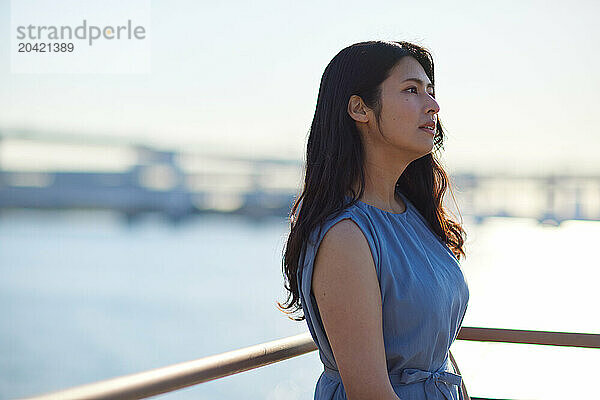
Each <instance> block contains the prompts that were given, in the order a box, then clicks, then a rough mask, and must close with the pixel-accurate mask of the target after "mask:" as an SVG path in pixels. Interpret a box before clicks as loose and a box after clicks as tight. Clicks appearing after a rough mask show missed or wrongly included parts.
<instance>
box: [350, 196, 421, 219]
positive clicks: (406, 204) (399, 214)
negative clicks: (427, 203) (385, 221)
mask: <svg viewBox="0 0 600 400" xmlns="http://www.w3.org/2000/svg"><path fill="white" fill-rule="evenodd" d="M396 193H398V195H399V196H400V197H401V198H402V200H403V201H404V212H401V213H394V212H391V211H385V210H382V209H381V208H379V207H375V206H374V205H372V204H369V203H365V202H364V201H362V200H357V201H356V202H357V203H361V204H364V205H365V206H367V207H369V208H372V209H374V210H377V211H378V212H380V213H383V214H388V215H393V216H395V217H400V218H406V215H407V214H408V209H409V208H410V207H411V205H410V202H409V201H408V199H407V198H406V196H404V195H403V194H402V193H400V192H396ZM345 197H346V198H347V199H350V200H351V199H352V198H351V197H350V196H348V195H346V196H345Z"/></svg>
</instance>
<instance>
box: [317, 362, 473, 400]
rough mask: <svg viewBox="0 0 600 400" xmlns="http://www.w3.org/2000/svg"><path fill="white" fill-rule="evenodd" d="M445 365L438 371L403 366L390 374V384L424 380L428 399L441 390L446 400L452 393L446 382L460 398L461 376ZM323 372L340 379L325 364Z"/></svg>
mask: <svg viewBox="0 0 600 400" xmlns="http://www.w3.org/2000/svg"><path fill="white" fill-rule="evenodd" d="M444 368H445V366H443V367H442V369H440V370H438V371H434V372H431V371H423V370H421V369H416V368H405V369H403V370H402V372H401V373H392V374H390V382H391V383H392V384H400V385H408V384H411V383H416V382H425V383H424V386H425V394H426V395H427V398H428V399H435V398H437V396H436V392H438V393H439V392H441V393H442V394H443V395H444V397H445V398H446V400H452V399H453V397H452V393H451V392H450V389H449V388H448V386H447V385H446V384H449V385H456V386H458V393H459V398H461V399H462V393H461V390H460V385H461V382H462V378H461V376H460V375H457V374H453V373H452V372H448V371H446V370H445V369H444ZM324 372H325V374H326V375H329V376H334V377H336V378H338V379H340V380H341V377H340V373H339V371H337V370H335V369H331V368H329V367H327V366H325V371H324Z"/></svg>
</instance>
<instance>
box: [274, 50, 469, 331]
mask: <svg viewBox="0 0 600 400" xmlns="http://www.w3.org/2000/svg"><path fill="white" fill-rule="evenodd" d="M406 56H410V57H413V58H414V59H416V60H417V61H418V62H419V63H420V64H421V66H422V67H423V69H424V70H425V73H426V74H427V77H428V78H429V79H430V80H431V83H433V84H434V85H435V80H434V73H433V72H434V71H433V58H432V57H431V54H430V52H429V51H428V50H427V49H425V48H423V47H421V46H419V45H416V44H413V43H409V42H387V41H369V42H361V43H356V44H353V45H351V46H349V47H346V48H345V49H343V50H342V51H340V52H339V53H338V54H337V55H336V56H335V57H334V58H333V59H332V60H331V62H330V63H329V65H327V67H326V68H325V71H324V72H323V77H322V78H321V85H320V88H319V95H318V98H317V106H316V109H315V115H314V117H313V121H312V125H311V127H310V134H309V137H308V143H307V148H306V164H305V169H304V187H303V188H302V192H301V194H300V195H299V196H298V197H297V198H296V200H295V202H294V205H293V207H292V209H291V211H290V215H289V217H290V234H289V236H288V239H287V243H286V246H285V248H284V255H283V274H284V280H285V282H284V287H285V289H286V291H287V299H286V301H285V303H284V304H281V303H279V302H278V303H277V304H278V306H279V308H280V309H281V310H282V311H283V312H285V313H286V314H288V316H289V317H290V318H291V319H294V320H296V321H301V320H303V319H304V316H303V315H301V316H299V317H293V314H295V313H296V312H298V311H300V310H301V309H302V305H301V303H300V295H299V282H298V278H297V277H298V274H297V273H298V268H299V265H298V262H299V256H300V253H301V251H302V250H303V246H304V244H305V243H306V242H307V240H308V238H309V235H310V234H311V232H312V231H313V229H315V228H317V227H320V226H321V224H322V223H323V222H324V221H325V220H326V219H327V218H328V217H330V216H331V215H337V214H338V213H341V212H342V211H343V210H344V209H345V208H347V207H349V206H351V205H353V204H354V203H356V201H357V200H358V199H359V198H361V196H362V194H363V193H364V186H365V174H364V169H363V165H364V148H363V143H362V140H361V136H360V134H359V131H358V129H357V127H356V125H355V121H354V120H353V119H352V118H351V117H350V115H349V114H348V111H347V106H348V101H349V99H350V96H352V95H358V96H360V97H361V98H362V100H363V101H364V103H365V104H366V105H367V106H368V107H369V108H371V109H373V110H374V111H375V115H376V117H377V121H378V122H379V118H380V116H381V101H380V96H381V83H382V82H383V81H384V80H385V79H386V78H387V77H388V76H389V74H390V72H391V70H392V69H393V67H394V66H396V64H397V63H398V62H399V61H400V59H401V58H403V57H406ZM443 142H444V131H443V128H442V124H441V122H440V120H439V118H438V120H437V126H436V133H435V137H434V149H433V151H432V152H431V153H429V154H427V155H425V156H423V157H420V158H418V159H416V160H414V161H412V162H411V163H410V164H409V165H408V166H407V167H406V169H405V170H404V172H403V173H402V175H401V176H400V178H399V179H398V181H397V182H396V189H397V190H399V191H400V192H402V194H404V195H405V196H406V197H407V198H408V199H409V200H410V201H411V202H412V203H413V204H414V205H415V207H416V208H417V209H418V210H419V212H420V213H421V215H422V216H423V217H424V218H425V219H426V220H427V221H428V223H429V224H430V227H431V229H432V230H433V231H434V232H435V233H436V234H437V235H438V236H439V237H440V239H441V240H442V241H443V242H445V243H446V244H447V245H448V247H449V248H450V250H451V251H452V252H453V253H454V255H455V256H456V258H457V259H460V257H461V255H462V256H464V255H465V253H464V251H463V244H464V241H465V237H466V233H465V231H464V229H463V228H462V226H461V224H459V223H457V222H455V221H453V220H451V219H450V218H449V217H448V213H447V210H446V209H445V208H444V207H443V197H444V193H445V192H446V189H447V188H448V187H449V180H448V176H447V175H446V172H445V171H444V169H443V168H442V166H441V164H440V163H439V161H438V160H437V157H436V155H435V154H434V153H435V152H438V151H440V150H443ZM355 182H358V184H359V186H358V188H359V192H358V193H356V192H355V191H354V190H353V189H352V185H353V184H354V183H355ZM348 192H351V193H352V200H351V201H350V202H347V201H345V200H344V196H345V195H346V194H347V193H348Z"/></svg>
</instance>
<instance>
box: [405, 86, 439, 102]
mask: <svg viewBox="0 0 600 400" xmlns="http://www.w3.org/2000/svg"><path fill="white" fill-rule="evenodd" d="M406 90H415V91H416V92H417V93H418V91H419V90H418V89H417V88H416V87H414V86H411V87H409V88H408V89H406ZM428 94H429V95H430V96H431V97H433V98H434V99H435V93H428Z"/></svg>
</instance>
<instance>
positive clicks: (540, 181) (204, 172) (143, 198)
mask: <svg viewBox="0 0 600 400" xmlns="http://www.w3.org/2000/svg"><path fill="white" fill-rule="evenodd" d="M15 140H17V141H21V142H27V143H32V142H34V143H37V144H40V143H62V144H67V145H73V146H74V149H73V150H72V151H74V152H76V151H79V150H77V148H76V146H75V145H77V144H85V146H101V147H103V148H105V149H108V150H106V155H105V156H104V157H106V158H108V159H109V160H108V161H109V162H110V157H111V154H112V153H111V151H112V150H111V149H117V148H118V149H128V151H130V152H131V154H133V161H132V162H130V163H129V165H126V166H125V167H124V168H122V170H117V171H108V172H107V171H89V170H88V171H85V170H77V169H76V168H73V169H72V170H58V169H57V170H52V169H51V168H50V169H49V168H48V167H46V168H35V165H34V166H30V165H28V166H27V168H24V167H22V168H19V167H14V166H10V165H5V162H3V161H4V159H6V158H10V157H11V154H10V153H7V152H6V151H4V152H2V153H0V154H2V158H0V210H1V209H10V208H34V209H106V210H114V211H117V212H119V213H122V214H123V215H124V216H125V217H126V218H127V219H128V220H130V221H132V220H135V219H136V218H137V217H139V216H141V215H143V214H144V213H147V212H158V213H161V214H164V215H165V216H167V217H168V218H169V219H170V220H172V221H180V220H182V219H184V218H186V217H188V216H191V215H195V214H203V213H228V214H239V215H245V216H249V217H253V218H262V217H267V216H277V217H285V216H286V215H288V213H289V211H290V208H291V206H292V203H293V201H294V198H295V196H297V194H298V189H299V188H300V187H301V185H302V162H301V161H300V160H294V159H276V158H268V159H267V158H252V157H233V156H229V155H220V154H208V153H207V152H203V151H192V150H186V151H181V150H179V151H176V150H164V149H159V148H152V147H149V146H147V145H141V144H137V143H134V142H130V141H125V140H121V139H112V138H98V137H95V138H94V137H92V138H90V137H87V136H86V137H81V136H77V137H74V136H72V135H71V136H70V135H60V134H57V135H47V134H44V135H42V134H39V133H36V132H26V131H18V132H15V131H12V132H0V148H2V146H3V145H4V144H5V143H6V142H7V141H15ZM83 151H85V150H83ZM102 154H104V153H102ZM451 180H452V185H453V191H454V195H455V197H456V200H457V202H458V204H459V205H460V212H461V214H462V215H463V216H469V217H472V218H473V219H474V220H475V222H478V223H479V222H482V221H483V220H485V219H486V218H490V217H525V218H535V219H537V220H538V221H539V222H541V223H550V224H556V225H557V224H560V223H561V222H562V221H564V220H570V219H579V220H595V221H599V220H600V175H596V176H581V175H578V176H574V175H549V176H534V175H502V174H493V175H492V174H474V173H459V174H454V175H452V176H451ZM450 199H451V196H450V195H449V193H448V195H447V196H446V199H445V202H446V205H447V206H448V208H450V209H451V210H453V211H455V214H457V213H456V209H455V207H454V204H453V203H452V202H450Z"/></svg>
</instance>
